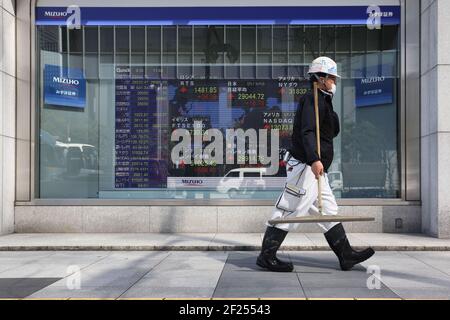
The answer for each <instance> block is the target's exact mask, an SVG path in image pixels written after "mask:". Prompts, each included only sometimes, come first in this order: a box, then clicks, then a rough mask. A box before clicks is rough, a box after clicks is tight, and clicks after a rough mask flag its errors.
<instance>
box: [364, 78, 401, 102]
mask: <svg viewBox="0 0 450 320" xmlns="http://www.w3.org/2000/svg"><path fill="white" fill-rule="evenodd" d="M393 88H394V79H392V78H386V77H369V78H364V79H355V91H356V92H355V97H356V101H355V104H356V107H358V108H360V107H370V106H379V105H384V104H391V103H392V101H393Z"/></svg>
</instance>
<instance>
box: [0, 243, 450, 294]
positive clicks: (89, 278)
mask: <svg viewBox="0 0 450 320" xmlns="http://www.w3.org/2000/svg"><path fill="white" fill-rule="evenodd" d="M257 255H258V252H250V251H245V252H242V251H241V252H237V251H233V252H220V251H215V252H205V251H202V252H198V251H190V252H180V251H150V252H149V251H146V252H145V251H126V252H117V251H70V252H68V251H27V252H24V251H22V252H19V251H14V252H12V251H9V252H5V251H3V252H0V298H15V299H23V298H26V299H73V298H81V299H149V298H158V299H162V298H191V299H211V298H213V299H214V298H217V299H223V298H258V299H260V298H278V299H286V298H293V299H312V298H346V299H410V298H416V299H449V298H450V252H411V251H409V252H377V253H376V254H375V255H374V256H373V257H372V258H371V259H369V260H368V261H366V262H364V263H363V264H361V265H358V266H355V268H354V269H353V270H352V271H348V272H343V271H341V270H340V269H339V265H338V261H337V259H336V257H335V256H334V254H333V253H332V252H311V251H308V252H297V251H290V252H286V251H285V252H280V253H279V257H280V258H281V259H285V260H288V261H289V260H290V261H291V262H292V263H293V264H294V266H295V270H294V272H292V273H273V272H268V271H265V270H264V271H263V270H261V269H260V268H259V267H257V266H256V265H255V261H256V257H257ZM376 270H378V271H377V273H376V274H374V273H373V272H374V271H376Z"/></svg>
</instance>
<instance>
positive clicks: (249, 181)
mask: <svg viewBox="0 0 450 320" xmlns="http://www.w3.org/2000/svg"><path fill="white" fill-rule="evenodd" d="M265 174H266V168H241V169H233V170H230V171H229V172H228V173H227V174H226V175H225V176H224V177H223V178H222V179H221V180H220V182H219V185H218V186H217V191H218V192H220V193H227V194H228V195H229V196H230V198H236V197H237V196H238V195H245V194H249V193H252V192H254V191H255V190H257V189H265V187H266V182H265V181H264V179H263V176H264V175H265Z"/></svg>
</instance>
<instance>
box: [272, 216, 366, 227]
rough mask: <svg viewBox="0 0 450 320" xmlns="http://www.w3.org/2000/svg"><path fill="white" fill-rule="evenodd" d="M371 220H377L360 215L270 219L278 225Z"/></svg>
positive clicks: (273, 223)
mask: <svg viewBox="0 0 450 320" xmlns="http://www.w3.org/2000/svg"><path fill="white" fill-rule="evenodd" d="M370 221H375V218H372V217H358V216H306V217H295V218H284V219H275V220H269V224H271V225H277V224H285V223H320V222H370Z"/></svg>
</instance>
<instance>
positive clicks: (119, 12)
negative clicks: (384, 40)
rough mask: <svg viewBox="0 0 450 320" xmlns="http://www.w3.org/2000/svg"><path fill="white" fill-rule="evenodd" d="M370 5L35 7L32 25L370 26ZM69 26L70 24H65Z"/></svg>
mask: <svg viewBox="0 0 450 320" xmlns="http://www.w3.org/2000/svg"><path fill="white" fill-rule="evenodd" d="M372 8H375V7H373V6H317V7H313V6H298V7H297V6H286V7H284V6H281V7H280V6H270V7H259V6H258V7H247V6H239V7H226V6H224V7H77V10H75V9H74V8H70V7H37V8H36V25H68V23H69V21H72V20H73V22H77V23H78V24H79V25H86V26H89V25H100V26H101V25H211V24H226V25H230V24H264V25H277V24H291V25H302V24H307V25H308V24H310V25H365V24H368V23H369V24H370V23H371V22H370V21H371V20H372V19H370V14H371V13H369V12H372ZM376 10H378V11H377V12H375V13H373V12H372V15H373V16H376V17H378V18H379V24H380V25H398V24H400V15H401V10H400V6H379V7H378V6H377V7H376ZM69 24H71V23H69Z"/></svg>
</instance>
